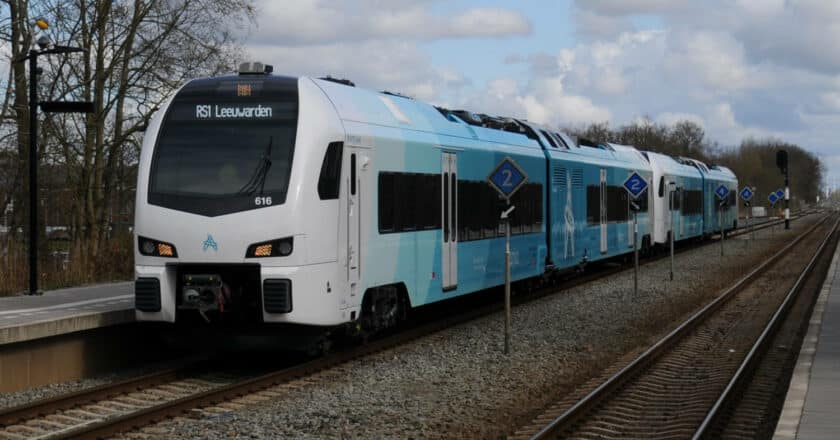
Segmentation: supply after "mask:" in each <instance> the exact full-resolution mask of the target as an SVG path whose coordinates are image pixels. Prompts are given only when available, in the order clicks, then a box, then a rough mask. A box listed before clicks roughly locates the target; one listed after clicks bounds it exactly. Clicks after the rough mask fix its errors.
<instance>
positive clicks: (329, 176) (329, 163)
mask: <svg viewBox="0 0 840 440" xmlns="http://www.w3.org/2000/svg"><path fill="white" fill-rule="evenodd" d="M342 150H344V143H343V142H332V143H330V144H329V145H328V146H327V152H326V154H324V162H323V163H321V175H320V177H318V197H319V198H320V199H321V200H332V199H337V198H338V194H339V189H340V187H341V153H342Z"/></svg>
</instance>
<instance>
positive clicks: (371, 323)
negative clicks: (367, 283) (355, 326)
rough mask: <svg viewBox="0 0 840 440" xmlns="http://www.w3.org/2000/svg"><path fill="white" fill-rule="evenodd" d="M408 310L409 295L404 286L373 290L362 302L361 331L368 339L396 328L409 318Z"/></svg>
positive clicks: (383, 287)
mask: <svg viewBox="0 0 840 440" xmlns="http://www.w3.org/2000/svg"><path fill="white" fill-rule="evenodd" d="M408 309H409V302H408V295H407V294H406V292H405V288H403V287H402V285H389V286H381V287H375V288H371V289H369V290H368V291H367V292H366V293H365V297H364V299H363V300H362V312H361V316H360V319H359V321H360V324H361V330H362V332H363V333H364V334H365V336H366V337H367V336H372V335H374V334H377V333H380V332H382V331H384V330H386V329H390V328H393V327H396V326H397V325H398V324H399V323H400V322H402V321H404V320H405V319H406V318H407V317H408Z"/></svg>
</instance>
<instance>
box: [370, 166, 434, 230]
mask: <svg viewBox="0 0 840 440" xmlns="http://www.w3.org/2000/svg"><path fill="white" fill-rule="evenodd" d="M440 180H441V179H440V174H421V173H394V172H381V173H379V201H378V205H379V233H381V234H385V233H392V232H410V231H422V230H430V229H440V226H441V225H440V209H441V203H440V192H441V191H440Z"/></svg>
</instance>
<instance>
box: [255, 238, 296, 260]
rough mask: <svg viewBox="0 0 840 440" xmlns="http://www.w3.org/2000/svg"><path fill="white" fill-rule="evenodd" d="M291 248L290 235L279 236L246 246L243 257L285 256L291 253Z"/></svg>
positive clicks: (292, 242)
mask: <svg viewBox="0 0 840 440" xmlns="http://www.w3.org/2000/svg"><path fill="white" fill-rule="evenodd" d="M293 249H294V241H293V239H292V237H286V238H280V239H277V240H271V241H264V242H262V243H254V244H252V245H250V246H248V251H247V252H245V258H262V257H285V256H288V255H289V254H291V253H292V250H293Z"/></svg>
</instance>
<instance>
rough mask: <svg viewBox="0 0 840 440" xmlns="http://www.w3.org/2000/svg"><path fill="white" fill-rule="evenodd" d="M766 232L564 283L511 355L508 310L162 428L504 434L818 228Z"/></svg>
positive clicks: (526, 316) (525, 322)
mask: <svg viewBox="0 0 840 440" xmlns="http://www.w3.org/2000/svg"><path fill="white" fill-rule="evenodd" d="M816 220H817V217H816V216H810V217H808V218H805V219H802V220H799V221H796V222H793V223H792V224H791V230H790V231H783V230H781V229H780V228H779V227H777V229H776V231H775V234H774V236H773V237H772V238H771V235H770V232H769V231H768V230H763V231H758V232H757V233H756V237H757V239H756V240H754V241H753V242H752V245H751V246H750V247H746V246H745V244H746V243H745V239H746V238H745V237H743V236H742V237H738V238H734V239H732V240H728V241H726V243H725V245H726V256H725V257H723V259H722V260H721V257H720V246H719V245H718V244H717V243H713V244H712V245H709V246H704V247H702V248H699V249H694V250H691V251H688V252H685V253H682V254H679V255H677V256H676V275H675V281H673V282H670V281H668V272H669V271H668V268H669V263H668V259H667V258H666V259H662V260H659V261H657V262H653V263H651V264H648V265H643V266H642V267H641V269H640V278H639V286H640V289H639V293H638V295H634V294H633V271H632V270H629V271H626V272H624V273H621V274H619V275H617V276H613V277H611V278H609V279H603V280H598V281H595V282H591V283H588V284H586V285H583V286H579V287H576V288H572V289H568V290H565V291H561V292H560V293H559V294H555V295H552V296H549V297H546V298H542V299H539V300H536V301H532V302H530V303H527V304H524V305H521V306H518V307H516V308H514V309H513V342H512V353H511V354H510V355H509V356H507V357H506V356H504V355H503V354H502V344H503V334H502V323H503V321H502V320H503V315H502V314H495V315H493V316H490V317H485V318H482V319H478V320H475V321H473V322H470V323H467V324H464V325H460V326H457V327H455V328H452V329H448V330H445V331H442V332H439V333H437V334H434V335H432V336H428V337H425V338H422V339H420V340H418V341H416V342H414V343H411V344H407V345H405V346H401V347H398V348H396V349H392V350H388V351H385V352H382V353H379V354H376V355H372V356H369V357H366V358H363V359H359V360H356V361H352V362H350V363H347V364H345V365H343V366H341V367H339V368H335V369H332V370H329V371H327V372H324V373H320V374H319V375H317V376H315V377H312V378H308V379H307V380H305V381H300V382H298V383H295V384H294V385H293V386H288V385H285V386H278V387H276V388H274V389H273V390H272V391H274V392H275V393H277V394H278V397H276V398H275V399H272V400H270V401H265V402H261V403H254V404H250V405H247V406H246V407H245V408H243V409H239V410H235V411H231V412H228V413H224V414H220V415H214V416H201V415H194V416H192V417H190V418H181V419H177V420H175V421H171V422H166V423H163V424H160V425H158V426H156V427H154V428H152V429H153V430H154V431H153V432H155V433H156V434H158V435H160V434H163V433H165V435H166V436H167V437H172V438H193V437H201V438H230V437H232V436H234V437H246V438H266V439H268V438H278V437H281V438H282V437H286V438H324V437H342V438H344V437H363V438H394V437H400V438H428V437H502V436H505V435H507V434H509V433H510V432H511V431H512V430H513V429H515V427H516V426H518V425H521V424H523V423H526V422H528V421H529V420H530V418H531V417H533V416H534V415H535V414H537V413H538V412H539V411H540V410H541V409H542V408H543V407H544V406H545V405H547V404H548V403H549V402H551V401H553V400H556V399H557V398H558V396H562V395H564V393H568V392H570V391H571V390H573V389H574V387H575V386H576V385H579V384H581V383H583V382H585V381H586V380H587V379H589V378H591V377H593V376H596V375H598V374H599V372H601V371H602V370H603V369H604V368H605V367H606V366H608V365H610V364H612V363H613V362H615V361H616V360H617V359H619V358H621V357H622V356H626V355H627V354H628V353H631V352H634V351H639V350H641V349H643V348H645V347H646V346H647V344H648V343H650V342H651V341H652V340H653V339H654V337H656V336H657V335H659V334H662V333H664V332H666V331H667V330H668V329H670V328H671V327H673V325H674V324H676V323H677V322H678V321H679V320H680V319H681V318H682V317H683V316H685V315H687V314H688V313H690V312H692V311H693V310H695V309H696V308H697V307H699V306H701V305H703V304H705V303H706V302H707V301H708V300H709V299H711V298H712V297H714V296H715V295H716V294H717V292H718V291H719V290H720V289H722V288H724V287H725V286H727V285H729V284H731V283H732V282H734V281H735V280H736V279H737V278H739V277H740V276H742V275H743V274H745V273H746V272H747V271H748V270H749V269H751V268H752V267H754V266H755V265H756V264H758V263H759V262H760V261H761V260H763V259H764V258H766V257H767V256H769V255H770V254H771V253H772V252H773V251H775V250H776V249H778V248H780V247H781V246H782V243H783V242H785V241H787V240H789V239H791V238H792V237H794V236H795V235H796V234H799V233H801V232H802V231H804V230H805V229H806V228H807V227H808V226H810V225H812V224H814V223H815V222H816Z"/></svg>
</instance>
